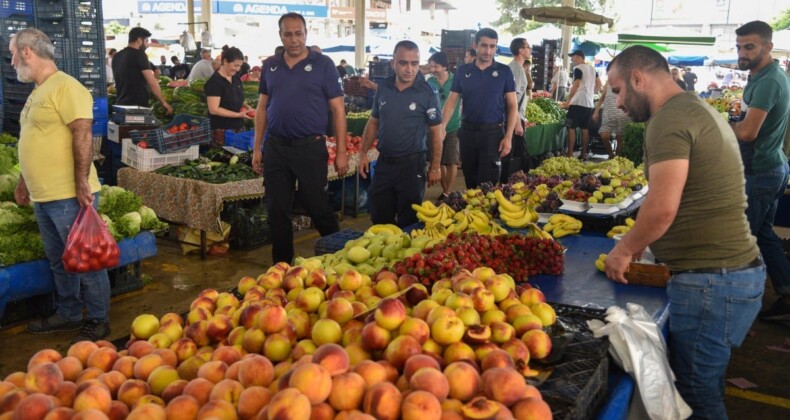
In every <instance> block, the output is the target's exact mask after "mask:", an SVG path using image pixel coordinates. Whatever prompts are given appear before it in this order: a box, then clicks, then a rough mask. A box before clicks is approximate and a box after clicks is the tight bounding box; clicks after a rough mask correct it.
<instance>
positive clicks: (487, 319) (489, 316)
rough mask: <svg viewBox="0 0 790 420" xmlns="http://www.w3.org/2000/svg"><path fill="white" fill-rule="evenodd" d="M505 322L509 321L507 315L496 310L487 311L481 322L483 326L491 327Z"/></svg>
mask: <svg viewBox="0 0 790 420" xmlns="http://www.w3.org/2000/svg"><path fill="white" fill-rule="evenodd" d="M505 321H507V316H506V315H505V313H504V312H502V311H500V310H499V309H496V308H495V309H490V310H488V311H485V313H483V315H482V316H481V317H480V322H481V323H482V324H483V325H491V324H493V323H494V322H505Z"/></svg>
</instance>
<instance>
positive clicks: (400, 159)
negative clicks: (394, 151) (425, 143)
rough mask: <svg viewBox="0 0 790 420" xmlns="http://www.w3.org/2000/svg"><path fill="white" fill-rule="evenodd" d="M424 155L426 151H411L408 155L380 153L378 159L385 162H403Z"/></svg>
mask: <svg viewBox="0 0 790 420" xmlns="http://www.w3.org/2000/svg"><path fill="white" fill-rule="evenodd" d="M424 155H425V152H417V153H410V154H408V155H400V156H386V155H382V154H380V155H379V157H378V158H377V160H378V161H379V162H384V163H401V162H407V161H411V160H414V159H416V158H419V157H421V156H424Z"/></svg>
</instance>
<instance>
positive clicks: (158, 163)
mask: <svg viewBox="0 0 790 420" xmlns="http://www.w3.org/2000/svg"><path fill="white" fill-rule="evenodd" d="M199 156H200V146H198V145H194V146H191V147H190V148H188V149H186V150H184V151H180V152H172V153H159V152H157V151H156V150H154V149H143V148H141V147H138V146H137V145H135V144H134V142H133V140H132V139H123V149H122V151H121V162H123V163H124V164H125V165H127V166H131V167H132V168H135V169H137V170H140V171H145V172H149V171H153V170H154V169H159V168H161V167H163V166H167V165H180V164H182V163H184V161H185V160H193V159H197V158H198V157H199Z"/></svg>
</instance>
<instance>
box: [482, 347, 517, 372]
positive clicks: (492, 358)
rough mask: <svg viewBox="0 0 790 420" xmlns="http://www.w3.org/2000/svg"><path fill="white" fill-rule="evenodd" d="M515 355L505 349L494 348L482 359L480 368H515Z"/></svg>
mask: <svg viewBox="0 0 790 420" xmlns="http://www.w3.org/2000/svg"><path fill="white" fill-rule="evenodd" d="M513 366H515V364H514V363H513V357H512V356H511V355H510V353H508V352H506V351H505V350H501V349H499V350H493V351H491V352H489V353H488V354H486V355H485V357H484V358H483V360H481V361H480V368H481V369H482V370H483V372H485V371H487V370H489V369H492V368H497V367H500V368H513Z"/></svg>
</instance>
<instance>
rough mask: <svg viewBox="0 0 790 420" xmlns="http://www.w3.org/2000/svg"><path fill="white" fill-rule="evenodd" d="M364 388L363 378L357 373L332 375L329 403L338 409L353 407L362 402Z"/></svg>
mask: <svg viewBox="0 0 790 420" xmlns="http://www.w3.org/2000/svg"><path fill="white" fill-rule="evenodd" d="M366 389H367V383H366V382H365V378H363V377H362V376H361V375H359V374H357V373H354V372H347V373H343V374H340V375H337V376H334V377H332V389H331V392H330V393H329V404H330V405H331V406H332V408H334V409H335V410H338V411H341V410H352V409H355V408H357V407H359V406H360V405H361V404H362V399H363V397H364V396H365V391H366Z"/></svg>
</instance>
